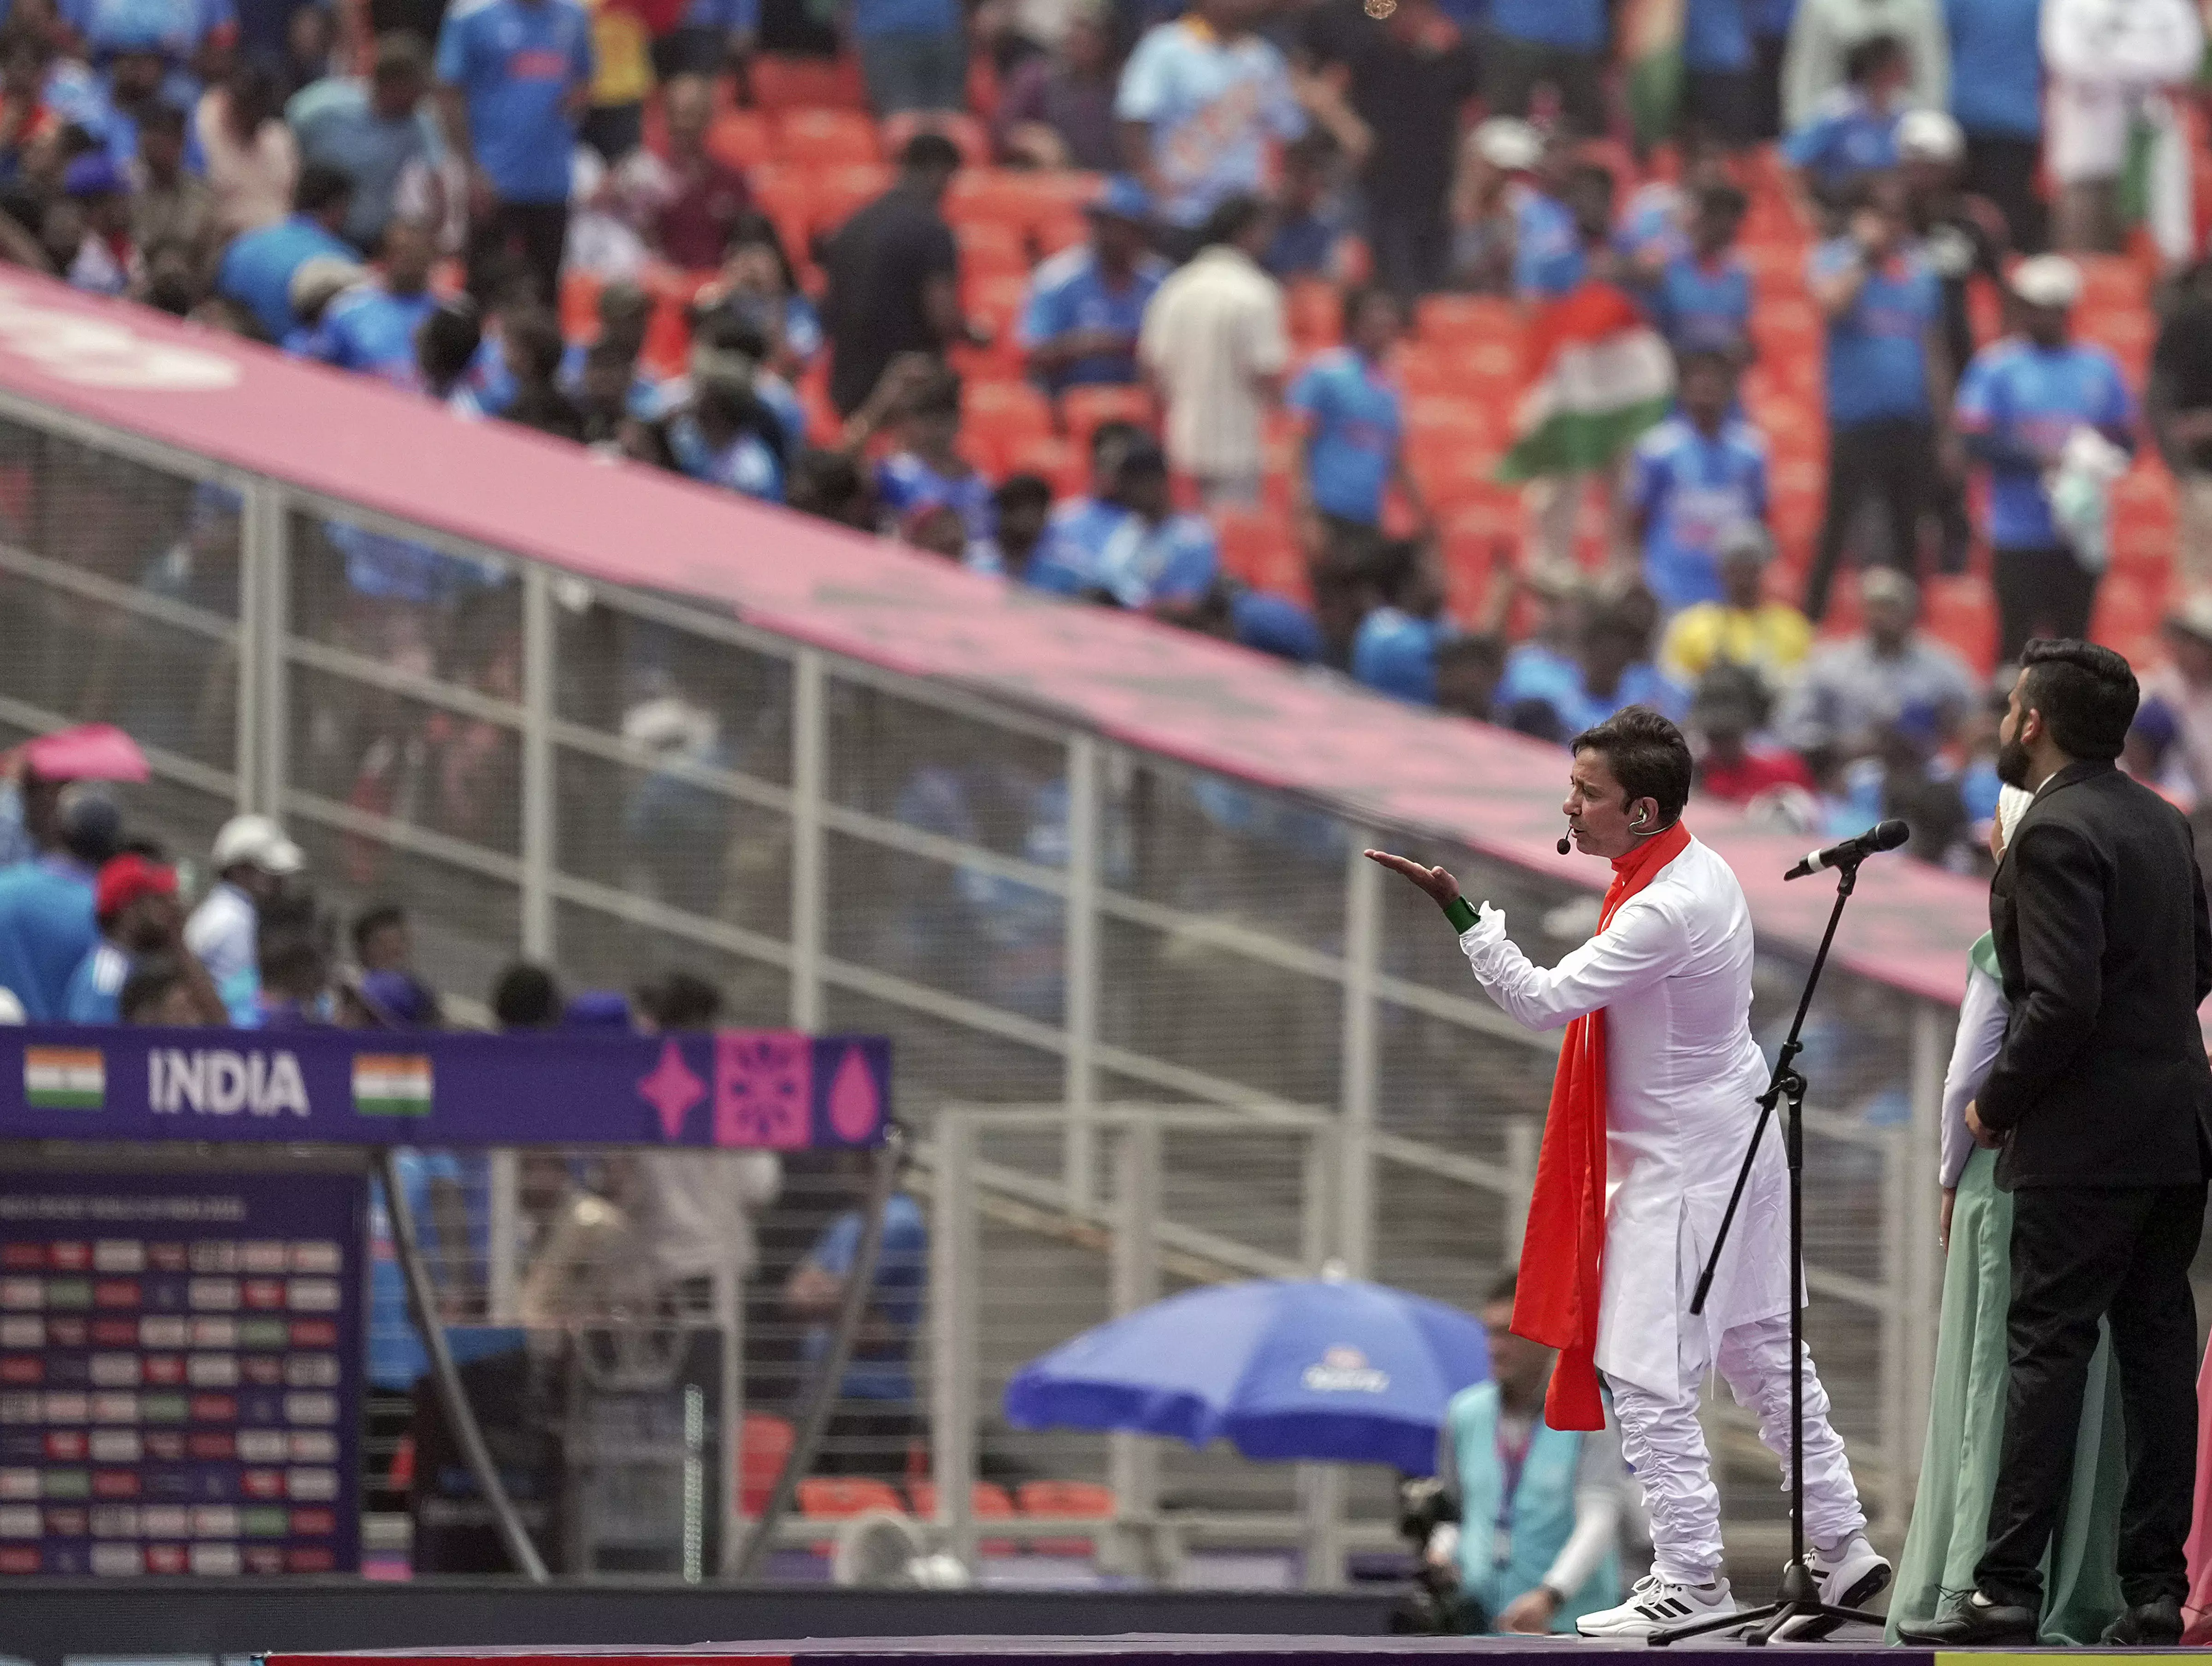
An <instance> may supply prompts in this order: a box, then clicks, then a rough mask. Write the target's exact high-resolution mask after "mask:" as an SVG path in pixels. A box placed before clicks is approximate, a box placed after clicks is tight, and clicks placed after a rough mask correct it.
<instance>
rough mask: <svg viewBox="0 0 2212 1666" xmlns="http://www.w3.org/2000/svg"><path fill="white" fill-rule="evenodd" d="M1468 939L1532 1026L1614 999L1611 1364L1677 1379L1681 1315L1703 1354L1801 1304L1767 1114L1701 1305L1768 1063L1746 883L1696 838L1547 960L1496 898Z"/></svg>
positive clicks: (1635, 1379)
mask: <svg viewBox="0 0 2212 1666" xmlns="http://www.w3.org/2000/svg"><path fill="white" fill-rule="evenodd" d="M1460 947H1461V948H1462V949H1463V950H1464V951H1465V952H1466V954H1467V958H1468V963H1469V964H1470V965H1471V966H1474V975H1475V978H1476V979H1477V981H1479V982H1480V984H1482V987H1483V990H1484V991H1485V992H1486V993H1487V994H1488V995H1489V997H1490V998H1491V999H1492V1000H1493V1001H1495V1002H1496V1003H1498V1005H1499V1006H1500V1007H1502V1008H1503V1009H1504V1010H1505V1011H1506V1012H1508V1013H1510V1015H1512V1016H1513V1017H1514V1018H1516V1019H1517V1020H1519V1021H1521V1022H1522V1023H1523V1024H1526V1025H1528V1027H1530V1028H1531V1029H1539V1030H1556V1029H1559V1028H1562V1027H1565V1025H1566V1024H1568V1023H1569V1022H1570V1021H1572V1020H1574V1019H1577V1018H1579V1017H1581V1016H1582V1015H1583V1014H1584V1013H1588V1012H1595V1011H1596V1010H1597V1009H1599V1008H1601V1007H1602V1008H1603V1009H1605V1015H1606V1019H1605V1025H1606V1136H1607V1138H1606V1148H1607V1150H1606V1161H1607V1182H1608V1190H1609V1200H1608V1205H1607V1216H1606V1236H1605V1268H1604V1286H1603V1296H1602V1299H1601V1306H1600V1307H1599V1310H1598V1332H1597V1368H1598V1370H1599V1371H1600V1372H1603V1373H1604V1374H1605V1375H1606V1376H1607V1377H1608V1378H1614V1379H1617V1380H1620V1381H1626V1382H1630V1383H1634V1384H1639V1385H1641V1386H1643V1387H1645V1388H1648V1389H1650V1390H1653V1391H1654V1392H1655V1393H1661V1394H1673V1393H1674V1392H1675V1391H1676V1390H1678V1389H1679V1388H1680V1386H1681V1381H1682V1361H1683V1360H1684V1357H1685V1351H1684V1349H1683V1348H1682V1347H1681V1343H1682V1342H1683V1340H1684V1336H1683V1330H1684V1327H1686V1326H1690V1325H1695V1324H1702V1326H1703V1328H1704V1330H1705V1333H1706V1335H1705V1338H1704V1339H1703V1340H1702V1343H1701V1344H1700V1345H1698V1346H1693V1347H1692V1348H1690V1349H1689V1350H1688V1351H1687V1352H1688V1356H1689V1357H1690V1358H1691V1359H1692V1360H1697V1361H1700V1362H1701V1361H1704V1360H1712V1359H1714V1358H1717V1356H1718V1354H1719V1351H1720V1339H1721V1336H1722V1334H1723V1332H1725V1331H1728V1330H1733V1329H1734V1328H1735V1327H1736V1326H1738V1325H1741V1324H1750V1323H1752V1322H1753V1321H1755V1320H1759V1319H1764V1318H1771V1317H1773V1316H1774V1315H1776V1314H1783V1313H1787V1312H1789V1311H1790V1260H1789V1245H1790V1218H1789V1194H1788V1178H1789V1177H1788V1171H1787V1169H1786V1166H1785V1165H1784V1158H1783V1152H1782V1138H1781V1130H1780V1129H1779V1127H1771V1128H1769V1130H1767V1134H1766V1137H1765V1139H1763V1140H1762V1141H1761V1142H1760V1144H1759V1162H1758V1164H1757V1166H1755V1167H1754V1169H1753V1172H1752V1178H1751V1184H1749V1186H1748V1187H1747V1188H1746V1190H1745V1191H1744V1197H1743V1206H1742V1208H1741V1209H1740V1210H1739V1211H1738V1212H1737V1215H1736V1221H1735V1226H1734V1227H1732V1228H1730V1230H1729V1242H1728V1247H1727V1249H1726V1250H1725V1251H1723V1254H1722V1256H1721V1262H1720V1270H1719V1272H1718V1274H1717V1276H1716V1277H1715V1279H1714V1281H1713V1290H1712V1294H1711V1298H1710V1299H1708V1300H1707V1302H1706V1304H1705V1314H1704V1317H1703V1318H1702V1320H1699V1319H1697V1318H1692V1317H1691V1314H1690V1299H1691V1297H1692V1294H1693V1293H1695V1291H1696V1289H1697V1281H1698V1275H1699V1270H1700V1269H1701V1268H1702V1266H1703V1264H1704V1261H1705V1256H1706V1255H1707V1253H1708V1252H1709V1251H1711V1247H1712V1244H1713V1240H1714V1239H1715V1238H1716V1236H1717V1234H1718V1233H1719V1231H1720V1224H1721V1216H1722V1215H1723V1213H1724V1212H1725V1211H1726V1210H1727V1208H1728V1199H1729V1190H1730V1189H1731V1188H1732V1187H1733V1186H1734V1184H1735V1176H1736V1170H1737V1167H1738V1165H1739V1164H1741V1161H1742V1160H1743V1151H1744V1146H1745V1143H1746V1142H1747V1141H1748V1140H1749V1139H1750V1137H1751V1130H1752V1128H1753V1124H1755V1123H1756V1122H1757V1120H1758V1117H1759V1106H1758V1104H1757V1100H1758V1097H1759V1094H1761V1093H1763V1092H1764V1091H1765V1087H1766V1082H1767V1076H1768V1066H1767V1063H1766V1061H1765V1058H1764V1057H1762V1056H1761V1055H1760V1053H1759V1047H1758V1045H1757V1044H1756V1043H1754V1042H1753V1040H1752V1037H1751V959H1752V940H1751V912H1750V909H1749V908H1748V906H1747V905H1746V904H1745V902H1744V898H1743V888H1742V887H1741V886H1740V885H1739V884H1737V882H1736V877H1735V873H1734V872H1733V871H1732V870H1731V869H1729V865H1728V863H1725V862H1723V860H1721V858H1720V857H1718V856H1717V855H1716V854H1715V853H1714V852H1713V851H1711V850H1710V849H1708V848H1707V847H1706V846H1705V845H1701V844H1699V843H1698V841H1697V840H1695V839H1692V840H1691V841H1690V843H1689V845H1688V846H1687V847H1686V849H1684V851H1682V853H1681V854H1680V856H1678V857H1675V858H1674V860H1673V861H1672V862H1670V863H1668V864H1667V865H1666V866H1665V867H1664V868H1662V869H1660V870H1659V872H1658V874H1657V875H1656V876H1654V878H1653V879H1652V881H1651V882H1650V884H1648V885H1646V886H1645V887H1644V889H1643V890H1641V891H1639V892H1638V893H1637V894H1636V895H1634V896H1632V897H1631V898H1630V899H1628V900H1627V901H1626V902H1624V903H1623V904H1621V906H1620V909H1619V910H1618V911H1617V912H1615V913H1614V915H1613V923H1612V924H1610V925H1608V926H1607V928H1606V929H1605V930H1603V931H1601V932H1600V933H1599V934H1598V935H1597V936H1595V937H1593V938H1591V939H1590V940H1589V942H1586V943H1584V944H1583V946H1582V947H1581V948H1577V949H1576V950H1575V951H1574V952H1573V953H1572V954H1569V955H1568V956H1567V957H1566V958H1565V960H1561V961H1560V962H1559V965H1558V966H1554V967H1553V968H1552V969H1551V970H1550V971H1548V972H1547V971H1545V970H1544V969H1543V968H1542V967H1541V966H1534V965H1532V964H1531V963H1530V961H1529V960H1528V956H1527V955H1525V954H1522V952H1521V951H1520V949H1519V948H1516V947H1515V946H1514V944H1513V943H1512V942H1510V940H1509V939H1508V938H1507V937H1506V936H1505V920H1504V915H1503V914H1501V913H1498V912H1496V911H1495V910H1493V909H1492V908H1490V907H1489V906H1487V905H1486V906H1484V908H1483V911H1482V913H1481V916H1480V918H1478V919H1477V920H1476V922H1475V923H1474V925H1473V926H1471V927H1469V928H1468V930H1467V931H1466V932H1465V933H1464V934H1462V936H1461V938H1460ZM1699 1369H1700V1370H1701V1369H1702V1366H1699Z"/></svg>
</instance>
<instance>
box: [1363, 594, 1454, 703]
mask: <svg viewBox="0 0 2212 1666" xmlns="http://www.w3.org/2000/svg"><path fill="white" fill-rule="evenodd" d="M1450 634H1451V627H1449V626H1448V625H1446V624H1445V623H1443V621H1441V620H1435V619H1417V618H1415V617H1414V616H1413V615H1412V614H1409V613H1401V612H1400V611H1399V610H1398V609H1396V608H1389V607H1384V608H1375V609H1370V611H1369V613H1368V615H1367V617H1366V618H1364V619H1363V620H1361V621H1359V629H1358V631H1357V632H1356V633H1354V634H1353V636H1352V677H1353V678H1354V680H1356V681H1357V682H1361V683H1364V685H1365V686H1366V687H1368V688H1372V689H1374V690H1375V691H1376V693H1378V694H1389V695H1390V696H1391V697H1392V698H1393V699H1395V700H1406V701H1408V702H1410V703H1411V704H1413V705H1415V706H1434V705H1435V704H1436V703H1437V644H1438V643H1439V642H1441V641H1443V639H1445V638H1446V637H1447V636H1449V635H1450Z"/></svg>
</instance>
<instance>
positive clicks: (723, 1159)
mask: <svg viewBox="0 0 2212 1666" xmlns="http://www.w3.org/2000/svg"><path fill="white" fill-rule="evenodd" d="M637 1165H638V1171H639V1173H638V1179H639V1181H640V1183H641V1184H640V1187H639V1193H638V1199H637V1203H636V1206H635V1208H634V1209H632V1210H631V1212H630V1218H631V1227H632V1230H633V1231H634V1232H635V1234H636V1238H637V1243H638V1247H639V1249H640V1251H641V1253H642V1255H643V1257H644V1258H645V1259H646V1260H647V1261H648V1262H649V1263H651V1265H652V1269H653V1272H654V1273H656V1274H657V1275H659V1277H660V1278H661V1279H663V1280H665V1281H671V1282H673V1281H676V1280H678V1279H686V1278H699V1277H702V1276H704V1275H709V1274H713V1273H717V1272H721V1273H727V1274H728V1275H730V1276H731V1277H732V1278H733V1279H735V1278H741V1277H743V1276H744V1275H745V1274H746V1273H748V1272H750V1271H751V1269H752V1266H753V1263H754V1261H755V1260H756V1259H757V1248H756V1245H755V1242H754V1238H753V1217H754V1216H755V1215H757V1214H758V1213H759V1212H760V1211H761V1210H762V1209H765V1208H766V1207H767V1206H768V1205H769V1204H770V1203H774V1202H775V1195H776V1193H777V1192H779V1191H780V1190H782V1188H783V1162H782V1160H781V1158H779V1157H778V1156H777V1155H776V1154H775V1153H774V1152H773V1151H641V1152H639V1153H638V1154H637Z"/></svg>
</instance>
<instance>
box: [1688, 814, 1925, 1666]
mask: <svg viewBox="0 0 2212 1666" xmlns="http://www.w3.org/2000/svg"><path fill="white" fill-rule="evenodd" d="M1869 854H1871V853H1870V852H1865V851H1862V852H1861V853H1860V854H1858V855H1857V856H1854V857H1848V858H1845V859H1844V860H1842V861H1840V862H1838V863H1837V864H1836V865H1837V874H1836V906H1835V907H1834V908H1833V909H1832V910H1830V911H1829V914H1828V929H1827V930H1826V931H1824V932H1823V933H1821V935H1820V952H1819V953H1818V954H1814V956H1813V970H1812V971H1811V972H1809V973H1808V974H1807V975H1806V978H1805V987H1804V990H1803V991H1802V993H1801V994H1800V995H1799V996H1798V997H1797V1015H1796V1017H1795V1018H1793V1019H1791V1020H1790V1035H1789V1039H1787V1040H1785V1041H1784V1042H1783V1044H1782V1051H1780V1052H1779V1053H1778V1054H1777V1055H1776V1056H1775V1060H1774V1075H1773V1076H1772V1077H1771V1079H1770V1080H1769V1081H1768V1082H1767V1084H1766V1091H1765V1093H1764V1094H1760V1095H1759V1121H1758V1123H1757V1124H1756V1125H1754V1126H1753V1129H1752V1130H1751V1144H1750V1147H1749V1148H1747V1150H1746V1151H1745V1152H1744V1154H1743V1166H1742V1167H1741V1168H1740V1169H1739V1170H1737V1171H1736V1177H1735V1190H1734V1191H1732V1192H1730V1193H1729V1202H1728V1212H1727V1213H1726V1214H1725V1215H1723V1216H1722V1217H1721V1228H1720V1231H1719V1233H1717V1234H1716V1235H1715V1237H1714V1239H1713V1247H1712V1251H1711V1253H1710V1254H1709V1255H1707V1256H1706V1257H1705V1270H1704V1271H1703V1272H1702V1273H1700V1274H1699V1277H1698V1289H1697V1293H1696V1294H1695V1295H1694V1296H1693V1297H1692V1298H1691V1300H1690V1312H1692V1314H1700V1315H1701V1314H1703V1313H1704V1312H1705V1298H1706V1297H1707V1296H1708V1295H1710V1294H1711V1293H1712V1287H1713V1275H1714V1273H1715V1271H1716V1269H1717V1268H1718V1267H1719V1265H1720V1258H1721V1251H1722V1250H1723V1249H1724V1248H1725V1247H1726V1246H1727V1244H1728V1236H1729V1228H1730V1227H1733V1226H1734V1225H1735V1212H1736V1208H1737V1206H1738V1205H1739V1204H1741V1203H1742V1202H1743V1191H1744V1188H1745V1187H1746V1186H1747V1185H1748V1184H1750V1183H1751V1170H1752V1165H1753V1163H1754V1162H1756V1161H1757V1160H1758V1158H1759V1141H1760V1139H1761V1138H1762V1137H1763V1136H1765V1133H1766V1124H1767V1121H1768V1119H1769V1118H1771V1117H1772V1116H1773V1114H1774V1107H1775V1106H1776V1104H1777V1103H1778V1102H1779V1101H1780V1100H1784V1099H1787V1100H1789V1101H1790V1116H1789V1119H1788V1121H1787V1122H1786V1123H1784V1126H1783V1130H1782V1142H1783V1149H1784V1152H1785V1153H1786V1154H1787V1155H1788V1158H1789V1163H1790V1563H1789V1566H1786V1567H1784V1569H1783V1570H1782V1584H1781V1587H1780V1589H1779V1590H1778V1591H1777V1592H1776V1593H1775V1598H1774V1601H1772V1602H1769V1603H1767V1604H1766V1605H1765V1607H1763V1608H1749V1609H1743V1610H1739V1611H1738V1612H1736V1613H1735V1614H1730V1615H1722V1616H1721V1617H1719V1618H1717V1619H1713V1620H1700V1621H1696V1622H1695V1623H1694V1624H1692V1625H1687V1626H1677V1627H1673V1628H1672V1629H1670V1630H1668V1631H1662V1632H1654V1633H1651V1636H1650V1645H1651V1646H1652V1647H1654V1648H1664V1647H1666V1646H1667V1645H1668V1644H1669V1643H1679V1642H1680V1641H1681V1640H1683V1639H1685V1638H1692V1637H1702V1636H1704V1635H1705V1633H1708V1632H1719V1631H1729V1630H1733V1629H1735V1628H1736V1627H1745V1626H1748V1627H1751V1628H1752V1629H1751V1630H1750V1631H1749V1632H1747V1633H1746V1635H1745V1637H1744V1639H1743V1640H1744V1642H1745V1643H1747V1644H1748V1645H1753V1646H1759V1645H1765V1644H1767V1643H1771V1642H1772V1641H1773V1640H1774V1637H1775V1634H1776V1633H1778V1632H1780V1631H1781V1630H1782V1628H1783V1627H1785V1626H1787V1625H1789V1624H1790V1622H1791V1621H1797V1620H1825V1621H1829V1622H1830V1623H1829V1624H1828V1625H1827V1626H1826V1627H1822V1628H1821V1632H1820V1635H1823V1636H1825V1635H1826V1633H1828V1632H1830V1631H1832V1630H1833V1629H1834V1628H1835V1626H1836V1625H1837V1624H1839V1623H1841V1622H1842V1621H1847V1620H1850V1621H1859V1622H1860V1623H1861V1624H1863V1625H1869V1626H1879V1625H1881V1623H1882V1619H1881V1615H1877V1614H1866V1613H1863V1612H1862V1611H1861V1610H1859V1609H1857V1608H1838V1607H1836V1606H1834V1605H1833V1604H1832V1603H1828V1602H1822V1601H1821V1600H1820V1585H1819V1584H1818V1583H1817V1582H1816V1581H1815V1580H1814V1578H1813V1568H1812V1564H1811V1563H1810V1562H1809V1561H1808V1560H1807V1558H1806V1554H1805V1206H1804V1197H1805V1127H1804V1118H1805V1078H1804V1076H1803V1075H1801V1074H1800V1073H1799V1072H1798V1070H1797V1068H1796V1061H1797V1055H1798V1054H1799V1053H1800V1052H1802V1051H1804V1044H1803V1042H1802V1041H1801V1040H1800V1039H1799V1034H1800V1033H1801V1032H1802V1030H1803V1029H1804V1027H1805V1015H1806V1014H1807V1013H1808V1011H1810V1010H1811V1009H1812V1005H1813V991H1814V990H1815V989H1817V988H1818V987H1819V986H1820V972H1821V970H1822V968H1823V967H1825V966H1826V965H1827V963H1828V945H1829V944H1830V943H1832V942H1834V941H1835V940H1836V927H1837V926H1838V924H1841V922H1842V920H1843V918H1844V904H1845V903H1847V902H1849V901H1850V898H1851V890H1852V888H1853V887H1855V886H1856V885H1857V883H1858V878H1859V863H1861V862H1863V861H1864V860H1865V859H1866V857H1867V856H1868V855H1869Z"/></svg>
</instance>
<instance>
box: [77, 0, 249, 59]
mask: <svg viewBox="0 0 2212 1666" xmlns="http://www.w3.org/2000/svg"><path fill="white" fill-rule="evenodd" d="M60 11H61V15H62V21H64V23H66V24H68V25H69V26H70V28H72V29H74V30H75V31H76V33H77V35H78V37H79V38H80V39H82V40H83V42H84V44H85V46H86V48H87V49H88V51H89V52H90V53H91V56H92V58H93V60H94V62H95V63H97V62H100V61H103V60H105V59H106V58H112V57H113V56H114V55H115V54H116V53H118V52H143V51H154V52H159V53H161V56H162V57H164V58H167V59H168V60H169V61H170V62H171V63H173V64H182V63H185V61H186V60H188V59H190V58H191V57H192V56H193V55H194V54H195V53H196V52H197V51H199V48H200V43H201V42H203V41H204V40H205V39H207V38H208V36H209V35H210V34H212V33H215V32H216V30H218V29H234V28H236V27H238V13H237V12H236V10H234V9H233V7H232V4H231V0H62V4H61V7H60Z"/></svg>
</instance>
